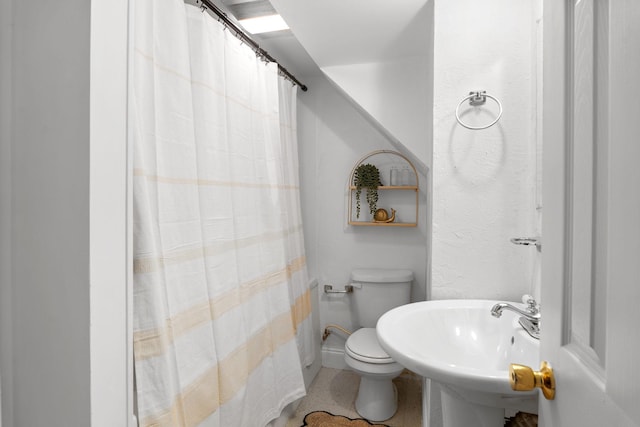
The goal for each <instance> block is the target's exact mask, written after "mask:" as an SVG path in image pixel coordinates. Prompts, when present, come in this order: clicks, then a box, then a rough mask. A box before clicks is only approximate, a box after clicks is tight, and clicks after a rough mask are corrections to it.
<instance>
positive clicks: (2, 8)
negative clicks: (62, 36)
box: [0, 0, 13, 426]
mask: <svg viewBox="0 0 640 427" xmlns="http://www.w3.org/2000/svg"><path fill="white" fill-rule="evenodd" d="M11 9H12V3H11V0H0V236H2V238H0V425H5V426H12V425H13V422H12V420H13V418H12V394H11V391H12V389H13V385H12V374H11V357H12V355H11V340H12V339H11V336H12V328H11V323H12V319H11V239H10V236H11V115H12V111H11V101H12V97H11V67H12V60H11V44H12V31H13V28H12V25H11V15H12V12H11ZM2 389H4V392H3V390H2Z"/></svg>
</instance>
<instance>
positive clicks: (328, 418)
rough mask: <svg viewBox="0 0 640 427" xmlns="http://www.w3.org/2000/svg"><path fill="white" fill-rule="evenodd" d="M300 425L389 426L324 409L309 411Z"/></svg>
mask: <svg viewBox="0 0 640 427" xmlns="http://www.w3.org/2000/svg"><path fill="white" fill-rule="evenodd" d="M303 421H304V424H303V425H302V426H300V427H389V426H388V425H386V424H371V423H370V422H369V421H367V420H365V419H364V418H356V419H352V418H347V417H343V416H340V415H333V414H330V413H329V412H325V411H314V412H309V413H308V414H307V415H305V417H304V420H303Z"/></svg>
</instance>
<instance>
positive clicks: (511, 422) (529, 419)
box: [504, 412, 538, 427]
mask: <svg viewBox="0 0 640 427" xmlns="http://www.w3.org/2000/svg"><path fill="white" fill-rule="evenodd" d="M504 426H505V427H538V416H537V415H535V414H527V413H526V412H518V413H517V414H516V416H515V417H513V418H508V419H507V420H506V423H505V425H504Z"/></svg>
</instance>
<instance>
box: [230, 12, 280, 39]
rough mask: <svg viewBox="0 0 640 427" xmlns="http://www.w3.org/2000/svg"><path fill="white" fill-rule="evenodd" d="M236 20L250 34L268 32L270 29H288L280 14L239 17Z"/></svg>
mask: <svg viewBox="0 0 640 427" xmlns="http://www.w3.org/2000/svg"><path fill="white" fill-rule="evenodd" d="M238 22H239V23H240V25H242V27H243V28H244V29H245V30H247V31H248V32H250V33H251V34H260V33H270V32H272V31H281V30H288V29H289V26H288V25H287V23H286V22H284V19H282V16H280V15H268V16H259V17H257V18H249V19H241V20H240V21H238Z"/></svg>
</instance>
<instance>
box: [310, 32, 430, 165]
mask: <svg viewBox="0 0 640 427" xmlns="http://www.w3.org/2000/svg"><path fill="white" fill-rule="evenodd" d="M432 25H433V24H432V23H431V22H429V24H428V25H425V27H430V28H432ZM431 37H433V36H432V35H431ZM432 65H433V61H432V59H431V57H430V56H426V55H425V56H412V57H406V58H397V59H395V60H392V61H384V62H369V63H364V64H348V65H334V66H330V67H323V68H322V71H323V72H325V73H326V75H327V76H328V77H329V78H330V79H331V80H332V81H333V82H334V83H335V84H336V85H337V86H339V87H340V88H341V89H342V91H343V92H344V93H346V94H347V95H348V96H349V97H351V98H352V99H353V100H354V102H356V103H357V104H358V105H360V106H361V108H362V109H363V110H364V111H366V113H367V114H369V115H370V116H371V117H372V119H373V120H374V121H375V122H376V123H377V124H378V126H381V127H382V128H383V129H385V130H386V132H388V133H389V134H390V135H392V137H393V140H394V142H396V141H397V142H396V144H397V145H399V149H400V150H401V151H402V152H403V154H408V155H411V156H412V158H413V159H417V162H420V163H421V164H422V165H429V166H430V164H431V144H430V142H431V138H430V136H431V135H432V132H433V130H432V124H433V121H432V120H431V113H432V109H433V107H432V101H433V97H432V94H433V89H432V81H433V71H432ZM414 162H416V161H415V160H414Z"/></svg>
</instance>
